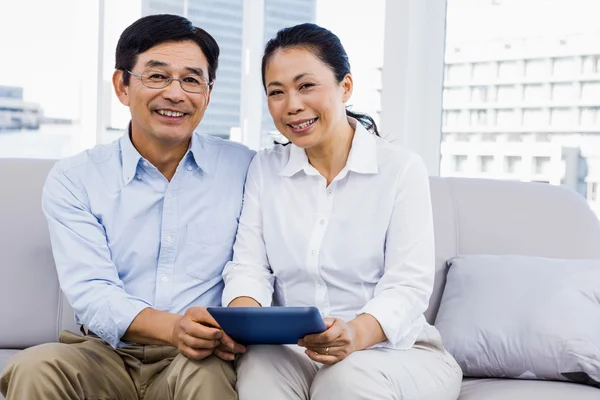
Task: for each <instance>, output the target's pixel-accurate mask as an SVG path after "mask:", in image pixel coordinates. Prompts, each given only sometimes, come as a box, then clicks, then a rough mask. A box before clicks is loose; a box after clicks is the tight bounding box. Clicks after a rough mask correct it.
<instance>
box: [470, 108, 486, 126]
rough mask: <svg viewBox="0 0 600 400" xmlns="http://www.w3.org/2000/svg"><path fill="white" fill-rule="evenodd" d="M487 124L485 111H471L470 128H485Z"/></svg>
mask: <svg viewBox="0 0 600 400" xmlns="http://www.w3.org/2000/svg"><path fill="white" fill-rule="evenodd" d="M487 122H488V120H487V111H486V110H475V111H471V126H485V125H487Z"/></svg>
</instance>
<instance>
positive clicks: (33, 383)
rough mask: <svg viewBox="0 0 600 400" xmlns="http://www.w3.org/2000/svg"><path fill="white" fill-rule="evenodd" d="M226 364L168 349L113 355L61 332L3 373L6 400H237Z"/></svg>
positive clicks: (102, 345)
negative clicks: (52, 340) (58, 340)
mask: <svg viewBox="0 0 600 400" xmlns="http://www.w3.org/2000/svg"><path fill="white" fill-rule="evenodd" d="M235 383H236V376H235V371H234V370H233V367H232V365H231V363H229V362H226V361H223V360H221V359H220V358H218V357H216V356H210V357H208V358H206V359H204V360H201V361H193V360H190V359H188V358H186V357H184V356H183V355H181V354H179V353H178V351H177V349H175V348H174V347H171V346H142V345H131V346H127V347H124V348H119V349H117V350H115V349H113V348H112V347H111V346H110V345H109V344H107V343H106V342H104V341H103V340H102V339H100V338H98V337H97V336H95V335H92V334H90V335H86V336H79V335H76V334H74V333H72V332H68V331H64V332H62V333H61V335H60V343H47V344H43V345H40V346H35V347H32V348H29V349H27V350H24V351H22V352H20V353H18V354H17V355H16V356H14V357H13V359H12V360H11V361H10V363H9V365H8V366H7V367H6V368H5V369H4V371H3V372H2V377H1V378H0V391H1V392H2V394H3V395H4V396H5V397H6V399H7V400H84V399H85V400H134V399H135V400H141V399H143V400H192V399H194V400H197V399H206V400H212V399H218V400H221V399H223V400H237V398H238V396H237V394H236V392H235Z"/></svg>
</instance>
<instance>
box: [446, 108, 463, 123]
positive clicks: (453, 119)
mask: <svg viewBox="0 0 600 400" xmlns="http://www.w3.org/2000/svg"><path fill="white" fill-rule="evenodd" d="M459 117H460V111H456V110H451V111H446V113H445V126H447V127H454V126H459V125H460V123H459Z"/></svg>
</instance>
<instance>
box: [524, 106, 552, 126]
mask: <svg viewBox="0 0 600 400" xmlns="http://www.w3.org/2000/svg"><path fill="white" fill-rule="evenodd" d="M547 124H548V122H547V121H546V120H545V118H544V112H543V111H542V109H541V108H530V109H525V110H524V111H523V125H525V126H540V125H547Z"/></svg>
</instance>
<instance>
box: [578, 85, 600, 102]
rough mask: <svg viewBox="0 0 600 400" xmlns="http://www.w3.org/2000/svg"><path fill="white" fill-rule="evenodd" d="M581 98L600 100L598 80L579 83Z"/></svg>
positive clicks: (584, 99)
mask: <svg viewBox="0 0 600 400" xmlns="http://www.w3.org/2000/svg"><path fill="white" fill-rule="evenodd" d="M581 100H583V101H593V102H600V82H584V83H583V84H582V85H581Z"/></svg>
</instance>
